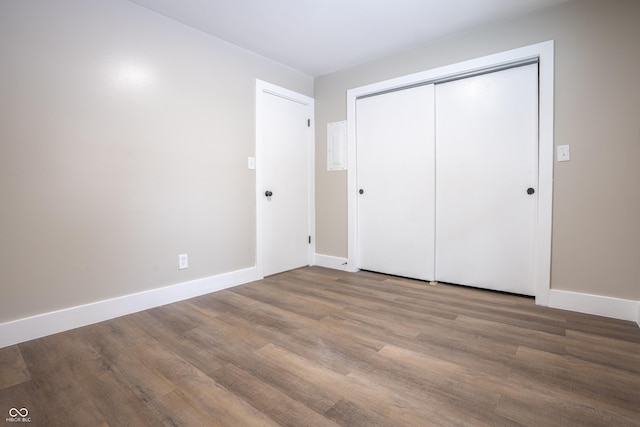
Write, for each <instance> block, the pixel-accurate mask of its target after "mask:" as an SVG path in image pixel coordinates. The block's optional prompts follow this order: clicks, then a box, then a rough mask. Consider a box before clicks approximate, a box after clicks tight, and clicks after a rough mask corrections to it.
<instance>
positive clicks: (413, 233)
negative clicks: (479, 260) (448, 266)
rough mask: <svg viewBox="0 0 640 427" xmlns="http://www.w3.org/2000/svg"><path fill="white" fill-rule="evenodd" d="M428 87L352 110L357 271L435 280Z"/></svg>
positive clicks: (431, 119) (431, 91)
mask: <svg viewBox="0 0 640 427" xmlns="http://www.w3.org/2000/svg"><path fill="white" fill-rule="evenodd" d="M433 94H434V88H433V85H428V86H420V87H415V88H410V89H404V90H400V91H396V92H391V93H386V94H381V95H377V96H372V97H369V98H364V99H360V100H358V101H357V103H356V120H357V123H356V127H357V131H356V132H357V142H356V144H357V182H358V189H359V190H360V191H362V194H359V195H358V259H359V265H358V267H359V268H361V269H365V270H372V271H377V272H381V273H388V274H394V275H399V276H405V277H412V278H416V279H422V280H433V277H434V275H433V267H434V259H433V258H434V253H433V249H434V235H433V232H434V206H433V200H434V185H435V184H434V114H433V104H434V99H433Z"/></svg>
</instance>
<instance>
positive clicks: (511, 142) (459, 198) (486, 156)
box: [436, 64, 538, 295]
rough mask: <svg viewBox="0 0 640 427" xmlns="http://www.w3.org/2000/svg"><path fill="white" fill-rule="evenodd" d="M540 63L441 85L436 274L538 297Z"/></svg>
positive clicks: (438, 97)
mask: <svg viewBox="0 0 640 427" xmlns="http://www.w3.org/2000/svg"><path fill="white" fill-rule="evenodd" d="M537 120H538V68H537V64H534V65H528V66H523V67H517V68H511V69H507V70H503V71H499V72H494V73H490V74H484V75H480V76H476V77H470V78H465V79H461V80H457V81H453V82H448V83H443V84H438V85H437V86H436V139H437V148H436V167H437V170H436V174H437V183H436V253H437V256H436V277H437V280H439V281H443V282H449V283H457V284H464V285H470V286H477V287H482V288H488V289H495V290H500V291H508V292H514V293H519V294H524V295H535V276H534V261H535V258H534V253H535V252H534V243H535V240H534V231H535V229H536V226H535V224H536V211H537V198H538V196H537V192H536V193H533V194H528V189H531V190H529V192H531V191H537V182H538V176H537V173H538V121H537Z"/></svg>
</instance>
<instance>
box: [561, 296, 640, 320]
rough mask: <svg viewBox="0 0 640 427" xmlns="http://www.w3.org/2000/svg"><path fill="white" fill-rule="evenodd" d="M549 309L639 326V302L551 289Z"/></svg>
mask: <svg viewBox="0 0 640 427" xmlns="http://www.w3.org/2000/svg"><path fill="white" fill-rule="evenodd" d="M549 307H553V308H559V309H562V310H570V311H577V312H580V313H586V314H594V315H596V316H605V317H610V318H613V319H620V320H628V321H631V322H636V323H637V324H638V326H640V301H633V300H627V299H621V298H612V297H605V296H601V295H591V294H583V293H579V292H570V291H560V290H555V289H552V290H551V292H550V294H549Z"/></svg>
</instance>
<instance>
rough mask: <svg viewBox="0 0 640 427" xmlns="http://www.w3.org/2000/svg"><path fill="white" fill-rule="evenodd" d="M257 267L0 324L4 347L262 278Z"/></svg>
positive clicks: (1, 344) (0, 340)
mask: <svg viewBox="0 0 640 427" xmlns="http://www.w3.org/2000/svg"><path fill="white" fill-rule="evenodd" d="M261 278H262V277H260V276H259V275H258V271H257V269H256V267H251V268H247V269H244V270H238V271H234V272H230V273H225V274H220V275H216V276H211V277H206V278H203V279H197V280H192V281H189V282H184V283H179V284H177V285H171V286H165V287H162V288H157V289H152V290H149V291H144V292H139V293H135V294H130V295H125V296H121V297H117V298H111V299H108V300H103V301H97V302H93V303H90V304H85V305H79V306H76V307H69V308H66V309H62V310H58V311H52V312H49V313H44V314H39V315H36V316H31V317H27V318H24V319H18V320H14V321H10V322H6V323H2V324H0V348H3V347H7V346H10V345H14V344H19V343H21V342H25V341H29V340H32V339H36V338H41V337H44V336H47V335H52V334H56V333H58V332H64V331H68V330H71V329H75V328H79V327H82V326H87V325H91V324H93V323H98V322H103V321H105V320H109V319H114V318H116V317H120V316H125V315H127V314H132V313H136V312H139V311H143V310H148V309H150V308H154V307H159V306H162V305H166V304H170V303H173V302H178V301H183V300H186V299H189V298H193V297H197V296H201V295H205V294H208V293H211V292H216V291H220V290H223V289H227V288H231V287H233V286H238V285H242V284H245V283H249V282H254V281H256V280H260V279H261Z"/></svg>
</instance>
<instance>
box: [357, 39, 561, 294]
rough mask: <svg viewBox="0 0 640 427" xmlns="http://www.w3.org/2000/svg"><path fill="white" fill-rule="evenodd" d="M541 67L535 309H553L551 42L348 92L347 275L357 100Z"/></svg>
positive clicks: (552, 89)
mask: <svg viewBox="0 0 640 427" xmlns="http://www.w3.org/2000/svg"><path fill="white" fill-rule="evenodd" d="M536 60H537V62H538V67H539V79H540V80H539V122H538V130H539V134H538V148H539V151H538V212H537V228H536V231H535V233H536V249H535V255H534V256H535V260H534V265H535V275H536V277H535V282H536V295H535V297H536V304H539V305H543V306H546V305H549V292H550V290H551V231H552V230H551V227H552V201H553V146H554V140H553V120H554V113H553V111H554V109H553V108H554V107H553V93H554V77H553V76H554V42H553V40H550V41H546V42H542V43H537V44H533V45H529V46H524V47H521V48H518V49H513V50H509V51H506V52H500V53H496V54H493V55H488V56H484V57H481V58H477V59H472V60H469V61H464V62H459V63H457V64H452V65H447V66H444V67H440V68H435V69H432V70H428V71H423V72H420V73H416V74H411V75H408V76H403V77H398V78H394V79H391V80H386V81H383V82H379V83H374V84H370V85H366V86H362V87H359V88H354V89H350V90H348V91H347V151H348V153H347V163H348V165H347V169H348V172H347V212H348V214H347V224H348V225H347V228H348V230H349V233H348V237H347V241H348V251H347V252H348V264H347V271H354V272H355V271H358V247H357V242H358V224H357V218H358V213H357V209H358V205H357V200H358V197H357V193H356V191H357V182H356V181H357V171H356V168H357V160H356V156H357V153H356V120H355V118H356V100H357V99H358V98H360V97H363V96H370V95H374V94H377V93H381V92H385V91H390V90H396V89H401V88H404V87H410V86H413V85H420V84H426V83H429V82H438V81H443V80H446V79H448V78H452V77H454V76H464V75H467V74H473V73H479V72H482V71H483V70H485V71H486V70H490V69H497V68H501V67H506V66H509V65H510V64H511V65H512V64H517V63H523V62H526V61H536Z"/></svg>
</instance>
